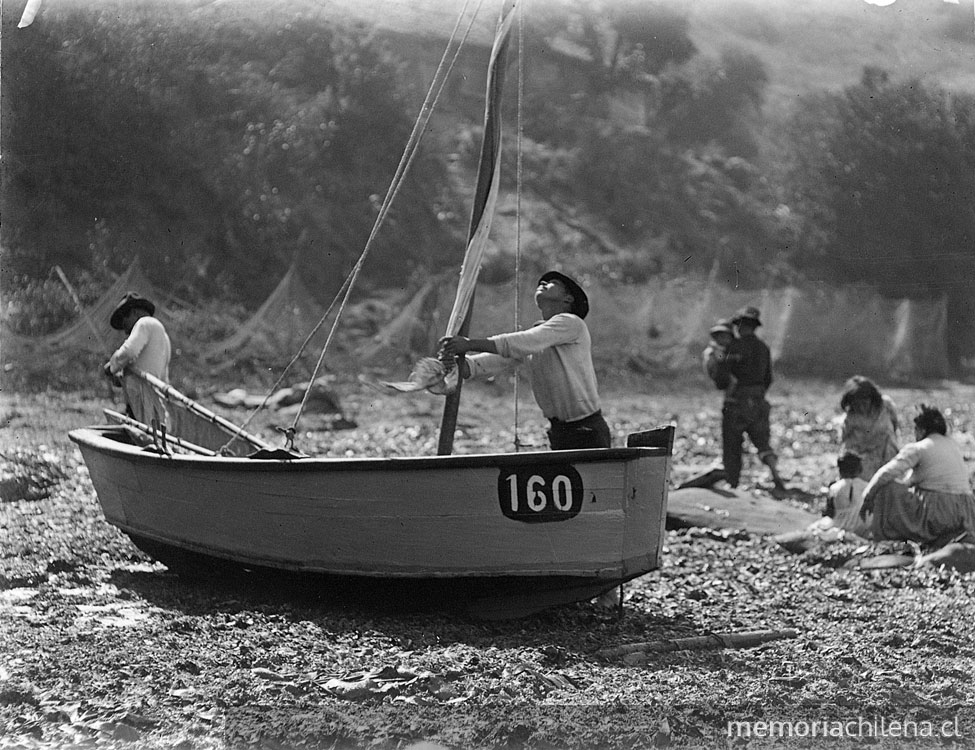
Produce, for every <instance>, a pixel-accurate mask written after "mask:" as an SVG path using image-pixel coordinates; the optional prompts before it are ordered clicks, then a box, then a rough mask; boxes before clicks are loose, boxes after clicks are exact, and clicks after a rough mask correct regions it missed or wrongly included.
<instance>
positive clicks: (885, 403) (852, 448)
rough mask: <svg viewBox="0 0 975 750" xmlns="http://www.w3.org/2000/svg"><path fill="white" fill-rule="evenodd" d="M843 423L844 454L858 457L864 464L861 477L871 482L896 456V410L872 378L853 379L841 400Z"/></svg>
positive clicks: (841, 428)
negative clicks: (880, 469)
mask: <svg viewBox="0 0 975 750" xmlns="http://www.w3.org/2000/svg"><path fill="white" fill-rule="evenodd" d="M840 408H841V409H842V410H843V421H842V423H841V425H840V442H841V443H842V448H843V452H849V453H856V454H857V455H858V456H860V460H861V461H862V462H863V467H862V469H861V474H860V476H862V477H863V478H864V479H867V480H869V479H870V477H872V476H873V475H874V473H875V472H876V471H877V469H879V468H880V467H881V466H883V465H884V464H885V463H887V462H888V461H890V460H891V459H892V458H893V457H894V456H895V455H896V454H897V426H898V425H897V409H896V408H895V407H894V402H893V401H892V400H891V399H890V397H889V396H885V395H883V394H882V393H881V392H880V389H878V388H877V386H876V385H874V382H873V381H872V380H870V378H865V377H863V376H862V375H854V376H853V377H852V378H850V379H849V380H847V381H846V383H845V384H844V386H843V395H842V396H841V397H840Z"/></svg>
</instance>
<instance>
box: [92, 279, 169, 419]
mask: <svg viewBox="0 0 975 750" xmlns="http://www.w3.org/2000/svg"><path fill="white" fill-rule="evenodd" d="M155 312H156V306H155V305H154V304H153V303H152V302H150V301H149V300H148V299H146V298H145V297H143V296H141V295H140V294H137V293H135V292H127V293H126V295H125V296H124V297H122V300H121V302H119V303H118V305H116V306H115V310H113V311H112V317H111V318H110V319H109V324H110V325H111V326H112V328H114V329H116V330H117V331H125V333H126V334H127V337H126V339H125V342H124V343H123V344H122V346H120V347H119V348H118V349H117V350H116V351H115V353H114V354H113V355H112V357H111V359H109V360H108V362H107V363H106V364H105V368H104V369H105V373H106V374H108V375H110V376H112V377H113V378H120V379H121V380H122V389H123V391H124V393H125V404H126V411H127V412H128V414H129V416H131V417H132V418H133V419H137V420H138V421H140V422H142V423H144V424H151V423H152V420H153V419H155V420H156V421H157V422H158V423H159V424H161V425H168V424H169V413H168V411H167V409H166V405H165V402H164V401H163V400H162V399H161V398H160V397H159V395H158V394H157V393H156V391H155V390H154V389H153V387H152V386H151V385H149V384H148V383H146V382H145V381H144V380H142V379H141V378H139V377H137V376H135V375H133V374H132V373H131V372H129V368H135V369H138V370H140V371H142V372H146V373H149V374H150V375H154V376H156V377H157V378H159V379H160V380H162V381H163V382H165V383H168V382H169V358H170V354H171V351H172V347H171V345H170V342H169V335H168V334H167V333H166V328H165V327H164V326H163V324H162V323H161V322H160V321H159V319H158V318H155V317H153V315H154V314H155Z"/></svg>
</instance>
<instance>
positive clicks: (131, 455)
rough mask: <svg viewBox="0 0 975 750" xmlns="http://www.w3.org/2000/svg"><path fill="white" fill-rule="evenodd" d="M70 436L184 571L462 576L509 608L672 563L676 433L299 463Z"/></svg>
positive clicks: (130, 518) (120, 516) (489, 601)
mask: <svg viewBox="0 0 975 750" xmlns="http://www.w3.org/2000/svg"><path fill="white" fill-rule="evenodd" d="M70 437H71V439H72V440H73V441H74V442H75V443H76V444H77V445H78V447H79V448H80V449H81V453H82V455H83V456H84V460H85V463H86V464H87V466H88V470H89V473H90V476H91V481H92V484H93V485H94V487H95V491H96V493H97V495H98V499H99V501H100V503H101V507H102V509H103V512H104V513H105V517H106V519H107V520H108V521H109V522H110V523H112V524H113V525H115V526H117V527H118V528H119V529H121V530H122V531H123V532H125V533H126V534H127V535H128V536H129V537H130V538H131V539H132V540H133V541H134V542H135V544H136V545H137V546H139V547H140V548H142V549H143V550H144V551H146V552H147V553H148V554H150V555H151V556H152V557H154V558H156V559H158V560H160V561H162V562H164V563H167V564H171V565H173V566H174V567H176V568H177V570H180V569H185V568H186V566H187V565H192V564H197V563H200V564H206V561H207V560H209V562H211V563H213V562H224V563H231V564H235V565H238V566H240V567H244V568H263V569H268V568H270V569H278V570H283V571H291V572H298V573H319V574H330V575H335V576H356V577H360V576H361V577H372V578H385V579H401V580H412V581H417V582H419V581H423V580H427V581H429V580H436V579H439V580H441V581H446V580H454V581H460V582H462V583H463V584H464V587H465V588H466V589H467V591H468V593H469V599H470V601H469V604H470V606H469V609H470V610H471V611H472V612H474V613H475V614H479V615H481V616H485V617H500V616H518V615H522V614H527V613H528V612H531V611H534V610H537V609H539V608H542V607H546V606H550V605H553V604H560V603H566V602H571V601H577V600H584V599H588V598H591V597H594V596H597V595H599V594H601V593H603V592H605V591H607V590H609V589H612V588H614V587H615V586H618V585H619V584H620V583H622V582H624V581H627V580H630V579H632V578H634V577H636V576H639V575H642V574H644V573H647V572H648V571H651V570H654V569H655V568H657V567H658V566H659V562H660V551H661V530H662V529H663V525H664V520H665V513H666V489H665V488H666V486H667V475H668V471H669V462H670V451H671V443H672V437H673V431H672V428H665V429H664V430H662V431H659V432H653V433H648V434H645V435H642V436H636V437H634V438H633V439H631V441H630V442H631V443H633V444H634V445H636V444H638V443H640V442H653V443H657V447H633V446H630V447H625V448H615V449H599V450H579V451H562V452H552V451H544V452H525V453H512V454H485V455H455V456H431V457H415V458H360V459H338V458H301V459H294V460H281V459H251V458H236V457H208V456H198V455H189V454H185V455H184V454H172V455H168V454H160V453H157V452H154V451H147V450H146V449H145V448H143V447H141V446H139V445H136V444H133V441H132V440H131V438H130V435H129V433H128V432H127V431H126V430H125V428H123V427H120V426H103V427H89V428H84V429H78V430H74V431H72V432H71V433H70ZM648 438H650V439H648Z"/></svg>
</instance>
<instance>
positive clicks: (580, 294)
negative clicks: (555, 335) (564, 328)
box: [538, 271, 589, 318]
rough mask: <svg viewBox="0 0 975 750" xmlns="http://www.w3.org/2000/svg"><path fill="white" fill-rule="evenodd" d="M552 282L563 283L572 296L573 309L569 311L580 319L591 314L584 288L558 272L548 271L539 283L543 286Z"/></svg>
mask: <svg viewBox="0 0 975 750" xmlns="http://www.w3.org/2000/svg"><path fill="white" fill-rule="evenodd" d="M552 280H555V281H561V282H562V284H564V285H565V289H566V291H567V292H568V293H569V294H571V295H572V307H571V308H570V309H569V312H571V313H572V314H573V315H578V316H579V317H580V318H585V317H586V316H587V315H588V314H589V298H588V297H587V296H586V293H585V292H584V291H582V287H581V286H579V285H578V284H577V283H576V282H575V281H573V280H572V279H570V278H569V277H568V276H566V275H565V274H564V273H559V272H558V271H547V272H546V273H543V274H542V277H541V278H540V279H539V280H538V283H539V284H541V283H542V282H543V281H552Z"/></svg>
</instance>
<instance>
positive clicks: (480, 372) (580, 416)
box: [440, 271, 612, 450]
mask: <svg viewBox="0 0 975 750" xmlns="http://www.w3.org/2000/svg"><path fill="white" fill-rule="evenodd" d="M535 304H536V305H538V309H539V310H540V311H541V313H542V318H543V319H542V320H541V321H539V322H538V323H536V324H535V325H534V326H532V327H531V328H529V329H527V330H525V331H515V332H513V333H499V334H496V335H494V336H489V337H488V338H484V339H471V338H466V337H464V336H446V337H444V338H443V339H441V340H440V346H441V350H442V352H443V353H444V354H445V355H447V356H450V357H462V356H463V355H465V354H467V353H468V352H478V353H477V354H475V355H474V356H473V357H465V358H463V359H460V360H459V366H460V374H461V375H462V376H463V377H464V378H470V377H479V376H487V375H495V374H498V373H500V372H503V371H505V370H507V369H510V368H511V367H516V366H518V365H520V364H522V363H527V364H528V367H529V373H530V378H531V384H532V392H533V393H534V395H535V401H536V402H537V403H538V406H539V408H541V410H542V414H544V415H545V417H546V418H547V419H548V420H549V424H550V427H549V430H548V438H549V444H550V445H551V447H552V450H573V449H577V448H609V447H610V445H611V443H612V437H611V435H610V431H609V425H607V424H606V420H605V419H603V415H602V411H601V409H600V403H599V393H598V391H597V388H596V371H595V369H594V368H593V364H592V341H591V339H590V336H589V328H588V327H587V326H586V323H585V320H584V319H585V317H586V315H587V314H588V313H589V298H588V297H587V296H586V293H585V292H584V291H583V289H582V287H581V286H579V284H578V283H577V282H575V281H574V280H573V279H571V278H569V277H568V276H566V275H565V274H562V273H559V272H558V271H548V272H547V273H545V274H543V275H542V277H541V278H540V279H539V280H538V287H537V288H536V289H535Z"/></svg>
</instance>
